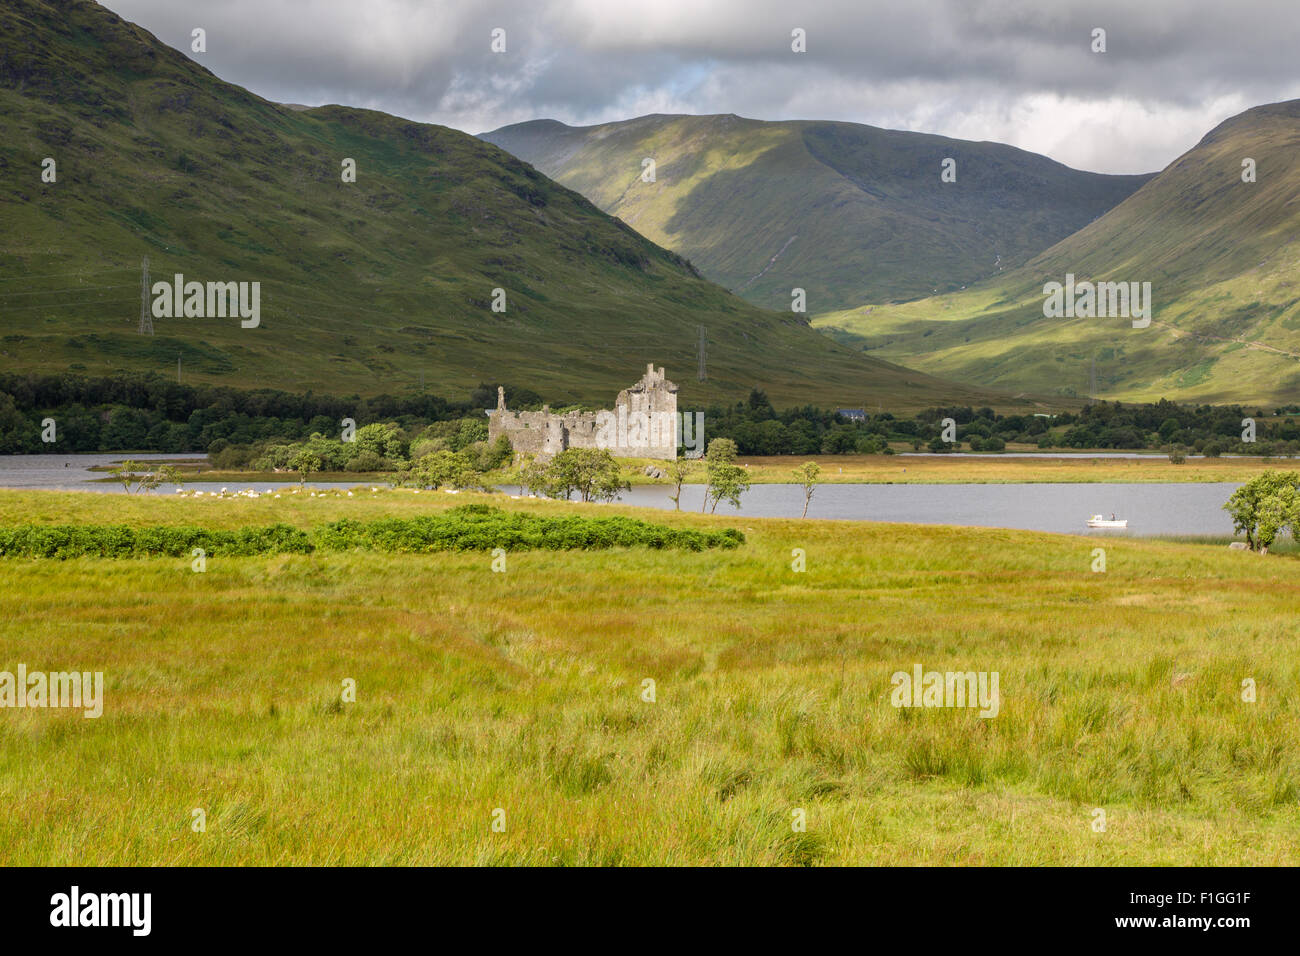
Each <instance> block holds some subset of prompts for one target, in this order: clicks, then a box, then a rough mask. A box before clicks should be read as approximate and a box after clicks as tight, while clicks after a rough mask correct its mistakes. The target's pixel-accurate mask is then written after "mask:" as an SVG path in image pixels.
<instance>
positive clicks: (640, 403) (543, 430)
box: [488, 365, 677, 460]
mask: <svg viewBox="0 0 1300 956" xmlns="http://www.w3.org/2000/svg"><path fill="white" fill-rule="evenodd" d="M501 435H505V436H506V437H507V438H508V439H509V440H510V446H511V447H512V448H513V449H514V450H515V452H516V453H522V454H529V455H536V456H540V457H547V458H549V457H551V456H553V455H556V454H558V453H559V452H561V451H563V450H564V449H566V448H604V449H607V450H608V451H609V453H610V454H611V455H614V456H616V457H619V458H659V459H667V460H671V459H673V458H675V457H677V386H676V385H674V384H673V383H672V382H670V381H668V379H667V378H666V377H665V376H664V370H663V369H662V368H661V369H659V370H658V371H656V370H655V367H654V366H653V365H650V366H648V367H647V368H646V373H645V375H643V376H641V380H640V381H639V382H637V383H636V384H635V385H633V386H632V387H631V388H625V389H623V391H621V392H619V393H618V398H617V399H616V400H615V403H614V409H613V410H612V411H610V410H602V411H599V412H567V413H565V414H564V415H556V414H554V413H552V412H551V411H550V409H549V408H545V407H544V408H543V409H542V410H541V411H540V412H512V411H510V410H509V409H507V408H506V403H505V390H504V389H501V388H498V389H497V407H496V409H495V410H494V411H493V412H492V413H491V414H490V416H489V419H488V440H489V441H496V439H497V438H498V437H499V436H501Z"/></svg>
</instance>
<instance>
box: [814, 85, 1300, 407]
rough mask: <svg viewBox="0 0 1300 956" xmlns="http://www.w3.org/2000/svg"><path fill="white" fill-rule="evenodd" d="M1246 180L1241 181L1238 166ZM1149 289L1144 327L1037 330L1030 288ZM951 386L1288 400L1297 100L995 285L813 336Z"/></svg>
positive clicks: (1298, 303) (869, 313)
mask: <svg viewBox="0 0 1300 956" xmlns="http://www.w3.org/2000/svg"><path fill="white" fill-rule="evenodd" d="M1246 159H1252V160H1254V162H1255V168H1256V182H1253V183H1250V182H1243V180H1242V173H1243V165H1242V164H1243V161H1244V160H1246ZM1067 273H1073V274H1074V275H1075V276H1076V277H1077V279H1078V280H1081V281H1082V280H1096V281H1125V282H1150V283H1151V286H1152V290H1151V291H1152V299H1153V302H1154V307H1153V314H1152V322H1151V325H1150V327H1149V328H1145V329H1135V328H1133V327H1132V322H1131V321H1130V320H1127V319H1124V318H1105V319H1103V318H1095V319H1084V318H1046V317H1044V315H1043V300H1044V295H1043V286H1044V284H1045V283H1048V282H1052V281H1056V282H1064V280H1065V276H1066V274H1067ZM814 324H816V325H819V326H821V327H823V328H825V329H827V330H832V331H835V332H836V334H837V336H838V337H839V338H840V339H841V340H843V341H848V342H856V343H857V344H859V345H865V346H867V347H869V348H871V349H872V354H876V355H883V356H887V357H889V358H892V359H893V360H895V361H901V362H904V363H908V362H915V363H916V364H917V365H918V366H920V367H922V368H925V369H926V370H928V371H931V372H934V373H936V374H942V375H952V376H955V377H958V378H960V379H962V380H963V381H972V382H979V383H983V384H988V385H999V386H1002V387H1006V388H1026V389H1035V390H1042V391H1052V390H1055V391H1056V392H1057V393H1058V394H1062V395H1085V394H1087V391H1088V388H1089V381H1090V374H1091V368H1092V365H1093V362H1094V359H1095V362H1096V378H1097V391H1098V393H1099V394H1100V395H1101V396H1103V397H1111V398H1126V399H1132V400H1145V399H1155V398H1159V397H1161V396H1166V397H1170V398H1182V399H1196V400H1205V401H1232V402H1237V401H1240V402H1272V401H1279V402H1286V403H1290V402H1294V401H1296V400H1297V398H1298V397H1300V100H1292V101H1289V102H1285V103H1275V104H1271V105H1268V106H1260V107H1257V108H1255V109H1251V110H1247V111H1246V112H1244V113H1242V114H1240V115H1238V116H1234V117H1232V118H1231V119H1229V120H1227V121H1226V122H1224V123H1222V124H1220V125H1219V126H1218V127H1216V128H1215V129H1214V130H1212V131H1211V132H1210V133H1208V134H1207V135H1206V136H1205V138H1204V139H1202V140H1201V141H1200V142H1199V143H1198V144H1197V145H1196V146H1195V147H1194V148H1193V149H1191V150H1190V151H1189V152H1187V153H1185V154H1184V155H1183V156H1181V157H1179V158H1178V159H1177V160H1175V161H1174V162H1173V163H1171V164H1170V165H1169V167H1168V168H1167V169H1165V170H1164V171H1163V172H1161V173H1160V174H1159V175H1158V176H1157V177H1156V178H1155V179H1153V180H1151V182H1149V183H1147V184H1146V185H1145V186H1143V187H1142V188H1141V189H1140V190H1138V191H1137V192H1136V193H1134V194H1133V195H1132V196H1131V197H1129V198H1128V199H1127V200H1125V201H1124V202H1123V203H1121V204H1120V205H1119V206H1117V207H1116V208H1115V209H1113V210H1111V211H1110V212H1108V213H1107V214H1106V215H1105V216H1103V217H1102V218H1100V219H1099V220H1097V221H1096V222H1094V223H1092V224H1091V225H1089V226H1087V227H1085V228H1083V229H1081V230H1080V231H1079V232H1077V233H1075V234H1074V235H1072V236H1070V237H1069V238H1068V239H1066V240H1064V241H1063V242H1060V243H1058V244H1057V245H1055V246H1053V247H1052V248H1051V249H1048V250H1046V251H1045V252H1044V253H1042V254H1041V255H1039V256H1037V257H1035V258H1034V259H1032V260H1031V261H1030V262H1028V263H1027V264H1026V265H1025V266H1023V267H1022V268H1020V269H1017V270H1014V271H1013V272H1010V273H1008V274H1007V275H1005V276H1003V277H1001V278H999V279H997V280H990V281H988V282H985V283H981V284H980V285H978V286H976V287H973V288H971V289H968V290H966V291H965V292H961V293H957V294H953V295H947V296H937V297H934V298H930V299H925V300H922V301H919V302H912V303H907V304H906V305H892V306H891V305H878V306H874V307H865V308H860V309H851V310H846V311H845V312H842V313H839V314H832V315H824V316H819V317H818V318H817V319H816V320H815V323H814Z"/></svg>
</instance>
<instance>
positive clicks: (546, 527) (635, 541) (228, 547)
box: [0, 504, 745, 559]
mask: <svg viewBox="0 0 1300 956" xmlns="http://www.w3.org/2000/svg"><path fill="white" fill-rule="evenodd" d="M744 541H745V536H744V535H743V534H741V533H740V531H738V530H736V529H735V528H727V529H725V530H723V531H699V530H695V529H692V528H670V527H667V526H665V525H655V524H650V523H649V522H645V521H638V520H636V519H634V518H623V517H586V516H582V515H568V516H547V515H533V514H525V513H523V512H513V511H503V510H501V509H500V508H493V507H492V506H490V505H484V504H471V505H463V506H461V507H459V508H453V509H451V510H450V511H446V512H443V513H441V514H436V515H422V516H420V517H416V518H380V519H378V520H376V521H364V522H363V521H355V520H352V519H347V518H345V519H344V520H342V521H335V522H333V523H331V524H327V525H324V526H322V527H320V528H316V529H315V530H314V531H313V532H311V533H308V532H306V531H303V530H302V529H300V528H295V527H292V526H291V525H286V524H274V525H268V526H264V527H246V528H236V529H233V530H226V529H219V530H218V529H209V528H195V527H190V526H185V525H170V526H154V527H142V528H132V527H130V526H128V525H80V526H77V525H18V526H15V527H9V528H0V557H25V558H57V559H66V558H80V557H98V558H129V557H144V556H151V557H158V556H161V557H189V556H190V555H191V553H192V552H193V550H194V549H195V548H202V549H203V550H204V552H205V553H206V554H207V555H209V556H211V557H246V556H252V555H259V554H310V553H312V552H313V551H315V550H317V549H319V550H323V551H353V550H361V551H381V552H387V553H395V554H424V553H429V552H433V551H490V550H492V549H493V548H505V549H506V550H507V551H534V550H544V551H574V550H581V551H589V550H598V549H605V548H636V547H642V548H654V549H668V548H672V549H680V550H685V551H704V550H706V549H709V548H727V549H729V548H735V547H738V546H739V545H741V544H743V543H744Z"/></svg>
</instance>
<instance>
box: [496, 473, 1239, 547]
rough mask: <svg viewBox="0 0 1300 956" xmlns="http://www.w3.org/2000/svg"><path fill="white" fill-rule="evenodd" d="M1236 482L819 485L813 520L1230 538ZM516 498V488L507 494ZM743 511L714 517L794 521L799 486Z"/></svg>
mask: <svg viewBox="0 0 1300 956" xmlns="http://www.w3.org/2000/svg"><path fill="white" fill-rule="evenodd" d="M1238 487H1240V486H1239V485H1238V484H1236V483H1233V482H1212V483H1205V484H1193V483H1187V484H1160V485H1156V484H1113V485H1112V484H1068V485H1067V484H1007V485H866V484H862V485H856V484H855V485H847V484H846V485H831V484H826V485H819V486H818V487H817V490H816V491H815V492H814V493H813V499H812V503H811V505H809V507H808V517H809V518H842V519H849V520H855V521H902V522H907V523H916V524H953V525H975V526H981V527H988V528H1024V529H1027V530H1030V531H1061V532H1066V533H1070V534H1097V535H1112V536H1113V535H1116V534H1139V535H1147V534H1205V535H1210V534H1232V519H1231V518H1229V517H1228V513H1227V512H1226V511H1224V510H1223V503H1224V502H1225V501H1227V500H1228V498H1229V497H1231V496H1232V493H1233V491H1235V490H1236V489H1237V488H1238ZM503 490H506V491H510V492H512V493H515V492H518V489H517V488H507V489H503ZM669 493H670V492H669V490H668V488H666V487H664V486H662V485H640V486H637V487H634V488H633V489H632V490H631V491H629V492H624V493H623V497H622V498H621V499H619V500H620V502H621V503H623V504H629V505H640V506H643V507H648V508H672V507H673V503H672V502H671V501H669V500H668V495H669ZM703 499H704V489H703V487H702V486H700V485H687V486H685V487H683V488H682V510H683V511H699V510H700V506H701V504H702V503H703ZM741 504H742V508H741V510H740V511H736V509H734V508H732V507H731V506H730V505H728V504H727V503H726V502H722V503H720V504H719V505H718V510H717V514H720V515H721V514H727V515H737V514H738V515H742V516H743V515H752V516H754V517H757V518H797V517H799V515H800V513H801V512H802V511H803V488H802V486H800V485H754V486H752V487H751V488H750V489H749V491H747V492H745V495H744V497H743V498H742V499H741ZM1112 512H1113V513H1114V514H1115V515H1116V517H1119V518H1127V519H1128V523H1129V526H1128V530H1127V531H1100V530H1092V529H1090V528H1088V527H1087V526H1086V524H1087V521H1088V518H1089V517H1091V516H1092V515H1095V514H1102V515H1105V516H1106V517H1107V518H1109V517H1110V515H1111V513H1112Z"/></svg>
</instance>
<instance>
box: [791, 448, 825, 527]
mask: <svg viewBox="0 0 1300 956" xmlns="http://www.w3.org/2000/svg"><path fill="white" fill-rule="evenodd" d="M821 473H822V467H821V465H819V464H817V462H815V461H805V462H804V463H803V464H802V465H800V466H799V467H798V468H796V469H795V470H794V480H795V481H797V482H798V483H799V484H801V485H803V514H801V515H800V516H799V517H800V518H806V517H808V504H809V502H811V501H812V496H813V492H814V491H816V490H817V485H818V484H819V481H818V479H819V478H820V477H821Z"/></svg>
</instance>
